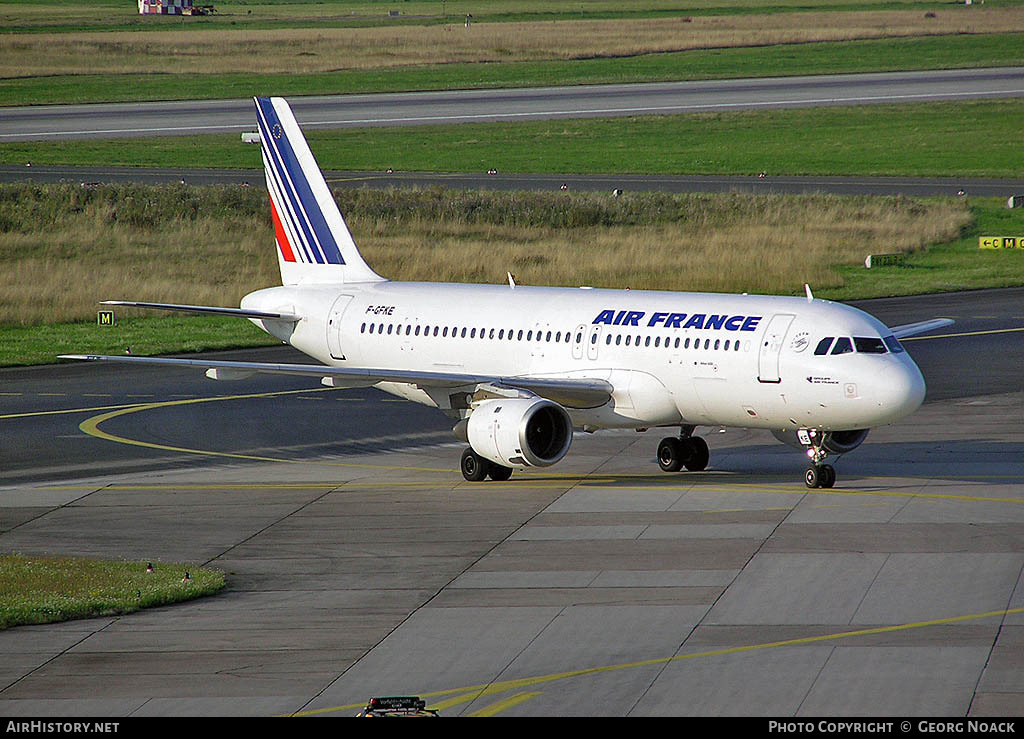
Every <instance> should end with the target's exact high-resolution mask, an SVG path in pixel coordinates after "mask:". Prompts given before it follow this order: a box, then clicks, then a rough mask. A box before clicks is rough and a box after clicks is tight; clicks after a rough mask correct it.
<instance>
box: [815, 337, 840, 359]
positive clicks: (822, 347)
mask: <svg viewBox="0 0 1024 739" xmlns="http://www.w3.org/2000/svg"><path fill="white" fill-rule="evenodd" d="M833 339H835V337H834V336H826V337H825V338H824V339H822V340H821V341H819V342H818V346H817V347H816V348H815V349H814V353H815V354H817V355H818V356H821V355H822V354H828V348H829V347H830V346H832V340H833Z"/></svg>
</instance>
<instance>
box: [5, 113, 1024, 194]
mask: <svg viewBox="0 0 1024 739" xmlns="http://www.w3.org/2000/svg"><path fill="white" fill-rule="evenodd" d="M1022 119H1024V99H1019V98H1010V99H997V100H978V101H974V102H966V103H945V102H942V103H917V104H913V105H868V106H839V107H821V108H794V109H789V110H773V111H742V112H728V113H697V114H691V115H677V116H641V117H634V118H605V119H579V120H559V121H531V122H523V123H508V124H504V123H482V124H460V125H458V126H451V125H446V126H414V127H399V128H362V129H341V130H333V131H320V130H313V129H311V130H309V131H307V132H306V135H307V138H308V140H309V142H310V146H311V148H312V149H313V151H314V153H315V154H316V156H317V160H318V161H319V163H320V165H321V166H322V167H323V168H324V169H343V170H364V171H378V172H380V171H384V170H385V169H387V168H388V167H392V168H394V169H395V170H401V171H434V172H484V171H486V170H487V169H489V168H491V167H495V168H497V169H498V170H499V171H501V172H530V173H532V172H545V173H562V174H584V173H592V174H615V173H623V174H625V173H635V172H645V173H650V174H750V175H753V174H757V173H759V172H767V173H768V174H769V175H777V174H788V175H831V174H836V175H856V174H860V175H918V176H944V177H951V178H952V177H1019V176H1020V173H1021V166H1020V156H1019V151H1018V148H1019V147H1018V140H1019V133H1020V121H1021V120H1022ZM254 128H255V123H254ZM0 162H3V163H6V164H20V165H24V164H26V163H28V162H31V163H33V164H67V165H83V166H90V165H92V166H102V165H126V166H146V167H169V168H171V169H180V168H189V167H215V168H216V167H224V168H233V169H259V168H261V167H262V160H261V159H260V152H259V148H258V147H255V146H251V145H243V144H241V142H240V141H239V138H238V136H237V135H236V134H235V135H208V136H190V137H156V138H152V139H115V140H93V139H89V140H83V141H73V142H55V141H48V142H29V143H10V144H5V145H3V146H2V147H0ZM956 189H957V188H956V185H955V182H951V192H956ZM1011 194H1012V193H1011Z"/></svg>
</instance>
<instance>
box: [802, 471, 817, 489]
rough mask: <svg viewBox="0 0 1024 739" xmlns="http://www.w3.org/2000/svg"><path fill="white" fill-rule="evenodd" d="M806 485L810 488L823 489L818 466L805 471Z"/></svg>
mask: <svg viewBox="0 0 1024 739" xmlns="http://www.w3.org/2000/svg"><path fill="white" fill-rule="evenodd" d="M804 484H805V485H807V487H809V488H816V487H821V471H820V470H819V469H818V467H817V466H816V465H811V466H810V467H808V468H807V469H806V470H804Z"/></svg>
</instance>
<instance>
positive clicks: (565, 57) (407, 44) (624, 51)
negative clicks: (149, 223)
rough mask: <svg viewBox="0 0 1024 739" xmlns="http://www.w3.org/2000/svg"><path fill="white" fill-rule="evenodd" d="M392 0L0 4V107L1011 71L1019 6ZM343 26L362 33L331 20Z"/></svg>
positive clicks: (1023, 27)
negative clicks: (168, 11) (110, 25)
mask: <svg viewBox="0 0 1024 739" xmlns="http://www.w3.org/2000/svg"><path fill="white" fill-rule="evenodd" d="M127 5H130V4H127ZM402 5H403V6H404V7H403V8H402V13H403V16H402V18H403V19H406V20H402V21H401V22H392V21H393V20H394V19H388V18H386V17H385V16H386V12H387V9H388V4H386V3H341V4H338V3H332V4H329V5H325V4H315V3H301V2H300V3H272V4H262V5H243V4H237V5H231V4H229V5H226V6H224V7H223V10H224V13H225V15H224V16H223V17H221V16H218V17H217V18H215V19H192V18H190V19H187V20H183V19H181V18H140V17H139V16H138V15H135V16H131V15H130V13H129V14H127V15H123V16H119V17H120V18H121V20H120V21H119V22H120V23H121V24H122V25H117V24H115V25H114V27H115V28H121V29H122V30H110V31H105V32H99V31H94V30H88V31H83V30H75V28H76V26H75V21H74V20H69V19H67V18H64V19H63V20H51V22H53V23H56V24H58V25H57V26H56V27H54V28H49V27H48V26H47V25H46V23H45V21H44V19H46V18H50V17H54V14H53V13H52V12H50V11H49V9H48V6H46V5H43V4H40V3H36V2H14V3H8V4H5V5H2V6H0V26H2V27H3V28H5V29H6V30H7V31H8V32H7V33H0V105H16V104H40V103H65V102H95V101H111V100H161V99H186V98H192V99H195V98H218V97H247V96H250V95H253V94H284V95H300V94H327V93H343V92H366V91H395V90H430V89H456V88H473V87H495V86H530V85H545V84H593V83H597V82H612V81H617V82H643V81H657V80H679V79H706V78H718V77H743V76H763V75H765V74H773V75H786V74H805V73H811V72H814V73H822V72H824V73H832V74H835V73H840V72H857V71H882V70H893V69H926V68H952V67H972V66H1006V65H1014V64H1024V43H1022V42H1021V41H1022V33H1024V7H1022V6H1021V3H1020V2H1018V1H1017V0H1014V1H1013V2H1001V3H1000V2H990V3H987V4H986V5H984V6H982V5H980V4H978V5H975V6H970V7H966V6H963V5H957V4H949V3H947V4H938V3H936V4H934V5H932V4H917V3H914V4H911V3H891V2H862V3H834V2H829V1H828V0H823V1H819V2H816V3H815V2H809V3H807V4H797V3H788V2H784V3H777V4H772V5H768V6H760V5H758V4H756V3H751V2H746V0H731V1H730V0H723V2H721V3H704V4H703V7H701V6H702V4H701V3H697V4H696V5H697V6H698V7H695V8H693V9H685V10H684V9H680V8H678V7H675V6H673V5H672V4H669V3H662V2H658V1H657V0H651V2H638V3H635V4H631V5H629V6H628V9H623V8H618V9H615V6H614V5H613V4H611V3H604V2H598V3H594V4H593V5H594V6H597V7H593V8H589V9H588V6H590V5H592V4H590V3H584V4H582V5H575V7H574V4H572V3H554V4H551V7H549V8H547V10H545V9H544V6H545V4H544V3H523V4H522V5H520V4H518V3H512V2H496V3H490V4H488V5H485V6H483V8H479V9H477V10H476V11H475V12H474V24H473V25H472V27H471V28H469V29H467V28H465V27H464V26H461V25H459V24H451V23H447V24H446V23H443V22H440V7H441V4H440V3H433V4H431V3H421V4H419V5H421V6H422V12H421V13H417V12H416V8H414V7H412V6H413V5H416V4H415V3H409V4H405V3H403V4H402ZM447 6H449V7H448V9H447V11H445V12H447V13H449V14H450V15H451V16H454V17H456V18H457V17H459V16H460V14H462V13H463V11H461V10H460V11H458V12H456V10H457V8H458V6H459V4H458V3H456V2H454V0H453V2H451V3H447ZM83 7H89V8H91V7H92V6H83ZM462 7H463V9H465V8H466V7H470V6H469V5H468V4H464V5H462ZM581 7H582V8H583V9H584V12H583V13H582V14H581V13H579V8H581ZM232 9H234V10H232ZM129 10H130V9H129ZM235 10H237V11H238V12H234V11H235ZM249 11H252V13H251V14H250V13H249ZM126 12H127V10H126V5H121V6H118V10H117V13H122V14H124V13H126ZM325 13H326V14H327V15H326V16H325V15H324V14H325ZM332 13H333V15H332ZM5 14H6V15H5ZM264 14H272V15H273V17H274V19H275V20H274V21H273V23H272V24H271V26H270V27H268V26H266V25H265V24H264V25H259V24H258V23H256V21H255V20H253V19H257V18H263V17H264ZM318 14H319V15H318ZM63 15H64V14H63V13H62V14H61V16H63ZM85 15H88V11H86V13H85ZM112 15H116V13H113V12H112ZM229 15H230V16H231V17H232V20H230V21H228V20H226V18H227V17H228V16H229ZM608 16H611V17H612V18H613V19H607V17H608ZM536 18H543V19H544V20H536ZM26 19H28V20H26ZM339 19H340V20H339ZM353 19H355V20H358V23H357V24H356V25H358V26H360V27H357V28H346V27H343V26H344V25H345V24H349V25H351V23H352V22H355V21H354V20H353ZM370 19H372V20H373V23H371V24H370V25H369V27H367V22H368V21H369V20H370ZM5 21H6V23H4V22H5ZM335 21H338V22H337V23H335ZM493 21H503V22H493ZM266 22H269V21H266ZM32 23H38V24H39V25H32ZM82 23H84V21H82ZM26 24H27V25H26ZM83 27H86V28H92V27H91V26H89V25H88V24H84V26H83ZM19 28H20V29H23V30H22V32H15V31H14V29H19ZM47 29H49V30H47ZM142 30H145V31H146V32H145V33H141V32H140V31H142ZM43 31H45V32H43ZM271 51H272V53H271ZM157 60H158V61H157Z"/></svg>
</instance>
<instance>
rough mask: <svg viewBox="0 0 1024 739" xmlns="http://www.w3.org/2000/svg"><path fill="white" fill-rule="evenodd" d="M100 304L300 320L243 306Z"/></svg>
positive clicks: (121, 302)
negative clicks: (246, 308)
mask: <svg viewBox="0 0 1024 739" xmlns="http://www.w3.org/2000/svg"><path fill="white" fill-rule="evenodd" d="M100 304H101V305H123V306H127V307H129V308H152V309H154V310H176V311H183V312H185V313H206V314H213V315H218V316H235V317H236V318H257V319H261V318H265V319H268V320H273V321H291V322H295V321H301V320H302V316H297V315H295V314H294V313H272V312H269V311H262V310H245V309H244V308H220V307H218V306H214V305H178V304H176V303H139V302H133V301H128V300H103V301H101V302H100Z"/></svg>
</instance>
